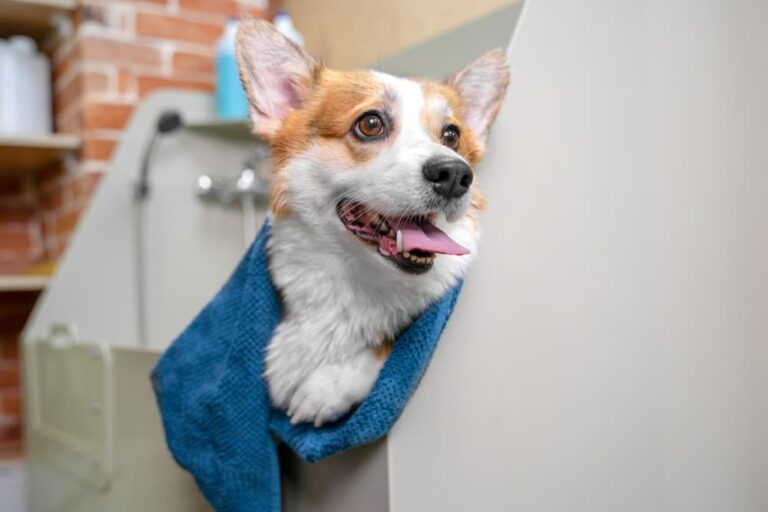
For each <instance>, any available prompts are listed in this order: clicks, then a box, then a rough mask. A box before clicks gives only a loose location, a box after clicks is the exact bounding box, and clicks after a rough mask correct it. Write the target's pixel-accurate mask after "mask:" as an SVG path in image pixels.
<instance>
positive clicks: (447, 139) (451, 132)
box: [440, 124, 460, 150]
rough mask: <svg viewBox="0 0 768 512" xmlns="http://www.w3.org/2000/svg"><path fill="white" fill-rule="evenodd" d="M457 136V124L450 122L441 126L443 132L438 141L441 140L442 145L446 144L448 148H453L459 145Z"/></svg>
mask: <svg viewBox="0 0 768 512" xmlns="http://www.w3.org/2000/svg"><path fill="white" fill-rule="evenodd" d="M459 138H460V136H459V128H458V126H454V125H452V124H450V125H448V126H446V127H445V128H443V134H442V135H441V136H440V142H442V143H443V145H444V146H448V147H449V148H451V149H453V150H455V149H456V148H458V147H459Z"/></svg>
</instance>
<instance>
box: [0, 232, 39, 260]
mask: <svg viewBox="0 0 768 512" xmlns="http://www.w3.org/2000/svg"><path fill="white" fill-rule="evenodd" d="M32 247H33V241H32V237H31V236H30V234H29V232H28V231H16V230H14V231H7V230H3V229H2V226H0V252H5V253H15V254H18V255H25V254H28V253H29V252H30V251H31V250H32Z"/></svg>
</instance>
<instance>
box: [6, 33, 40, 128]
mask: <svg viewBox="0 0 768 512" xmlns="http://www.w3.org/2000/svg"><path fill="white" fill-rule="evenodd" d="M6 50H7V51H4V52H3V53H4V57H3V61H2V66H3V69H2V72H0V77H2V78H0V80H2V85H0V90H2V99H1V100H0V101H2V110H3V113H2V119H3V121H2V130H3V131H4V132H6V133H10V134H16V135H44V134H48V133H50V132H51V124H52V123H51V117H52V114H51V84H50V80H51V77H50V63H49V62H48V58H47V57H46V56H45V55H42V54H38V52H37V46H36V44H35V41H34V40H33V39H31V38H29V37H26V36H14V37H11V38H10V39H9V40H8V43H7V48H6Z"/></svg>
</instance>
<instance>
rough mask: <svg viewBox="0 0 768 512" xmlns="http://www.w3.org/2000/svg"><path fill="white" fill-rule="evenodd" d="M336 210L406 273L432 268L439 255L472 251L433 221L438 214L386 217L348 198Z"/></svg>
mask: <svg viewBox="0 0 768 512" xmlns="http://www.w3.org/2000/svg"><path fill="white" fill-rule="evenodd" d="M336 213H337V214H338V216H339V219H341V222H342V223H343V224H344V226H345V227H346V228H347V229H348V230H349V231H350V232H352V234H354V235H355V236H357V237H358V238H359V239H361V240H362V241H363V242H365V243H366V244H367V245H370V246H371V247H375V248H377V249H378V251H379V254H381V255H382V256H383V257H385V258H387V259H388V260H390V261H392V262H393V263H395V264H396V265H397V266H398V267H399V268H400V269H401V270H404V271H406V272H410V273H413V274H423V273H424V272H427V271H429V269H431V268H432V265H433V264H434V262H435V256H436V255H437V254H451V255H463V254H468V253H469V249H467V248H466V247H464V246H462V245H460V244H458V243H457V242H456V241H454V240H453V239H452V238H451V237H450V236H448V235H447V234H445V233H444V232H443V231H442V230H441V229H440V228H438V227H437V226H435V225H434V224H433V222H434V220H435V216H434V215H426V216H424V215H421V216H414V215H400V216H383V215H381V214H378V213H376V212H374V211H373V210H371V209H370V208H368V207H367V206H365V205H364V204H361V203H355V202H352V201H346V200H342V201H341V202H339V204H337V205H336Z"/></svg>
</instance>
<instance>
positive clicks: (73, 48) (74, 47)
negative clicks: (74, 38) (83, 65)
mask: <svg viewBox="0 0 768 512" xmlns="http://www.w3.org/2000/svg"><path fill="white" fill-rule="evenodd" d="M79 59H80V45H79V44H71V45H69V48H67V50H66V52H65V53H64V54H63V55H62V56H61V57H60V59H59V60H58V62H57V63H56V64H55V65H54V66H53V81H54V82H58V81H59V80H61V77H62V76H64V75H65V74H67V72H68V71H69V70H70V69H72V67H73V66H74V65H75V63H76V62H77V61H78V60H79Z"/></svg>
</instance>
